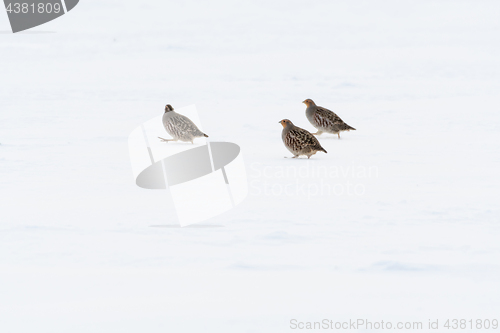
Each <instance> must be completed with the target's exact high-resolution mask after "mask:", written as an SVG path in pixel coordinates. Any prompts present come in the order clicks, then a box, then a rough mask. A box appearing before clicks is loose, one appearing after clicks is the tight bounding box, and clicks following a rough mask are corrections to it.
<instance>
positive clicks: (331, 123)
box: [302, 99, 356, 139]
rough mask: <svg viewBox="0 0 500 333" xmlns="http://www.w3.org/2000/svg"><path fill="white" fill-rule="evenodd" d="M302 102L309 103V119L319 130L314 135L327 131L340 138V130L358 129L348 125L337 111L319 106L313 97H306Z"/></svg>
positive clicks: (307, 113) (307, 112)
mask: <svg viewBox="0 0 500 333" xmlns="http://www.w3.org/2000/svg"><path fill="white" fill-rule="evenodd" d="M302 103H304V104H305V105H307V109H306V117H307V120H309V122H310V123H311V124H312V125H313V126H314V127H316V129H317V130H318V131H317V132H316V133H313V134H314V135H321V133H323V132H326V133H331V134H337V135H338V136H339V139H340V132H342V131H350V130H354V131H355V130H356V129H355V128H354V127H351V126H349V125H347V124H346V123H345V122H344V121H343V120H342V119H340V117H339V116H337V115H336V114H335V112H333V111H330V110H328V109H326V108H323V107H321V106H317V105H316V104H315V103H314V101H313V100H312V99H306V100H305V101H303V102H302Z"/></svg>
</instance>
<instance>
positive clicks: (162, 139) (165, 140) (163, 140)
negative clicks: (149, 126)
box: [158, 137, 177, 142]
mask: <svg viewBox="0 0 500 333" xmlns="http://www.w3.org/2000/svg"><path fill="white" fill-rule="evenodd" d="M158 139H160V140H161V141H162V142H169V141H177V139H164V138H160V137H158Z"/></svg>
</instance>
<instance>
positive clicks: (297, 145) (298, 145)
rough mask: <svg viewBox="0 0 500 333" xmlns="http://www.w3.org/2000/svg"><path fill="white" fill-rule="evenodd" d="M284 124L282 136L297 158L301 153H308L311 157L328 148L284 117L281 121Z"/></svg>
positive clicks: (308, 156)
mask: <svg viewBox="0 0 500 333" xmlns="http://www.w3.org/2000/svg"><path fill="white" fill-rule="evenodd" d="M280 124H281V125H282V126H283V131H282V132H281V138H282V139H283V143H284V144H285V146H286V147H287V148H288V150H289V151H290V152H291V153H292V154H293V157H292V158H297V157H299V156H300V155H306V156H307V158H310V157H311V156H312V155H314V154H316V153H317V152H318V151H323V152H325V153H326V150H325V149H324V148H323V147H321V145H320V144H319V141H318V139H316V137H315V136H314V135H312V134H311V133H309V132H308V131H306V130H305V129H303V128H300V127H297V126H295V125H294V124H293V123H292V122H291V121H290V120H288V119H283V120H282V121H280Z"/></svg>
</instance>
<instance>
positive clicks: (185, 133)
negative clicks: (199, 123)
mask: <svg viewBox="0 0 500 333" xmlns="http://www.w3.org/2000/svg"><path fill="white" fill-rule="evenodd" d="M162 122H163V127H165V130H166V131H167V133H168V134H170V135H171V136H172V139H164V138H160V137H158V138H159V139H160V140H162V141H164V142H168V141H177V140H180V141H184V142H191V143H193V140H194V139H195V138H199V137H207V138H208V135H206V134H205V133H203V132H202V131H200V130H199V129H198V127H196V125H195V124H194V123H193V122H192V121H191V119H189V118H188V117H186V116H183V115H182V114H179V113H177V112H175V111H174V108H173V107H172V105H170V104H167V106H165V113H164V114H163V119H162Z"/></svg>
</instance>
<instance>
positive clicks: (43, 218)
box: [0, 0, 500, 333]
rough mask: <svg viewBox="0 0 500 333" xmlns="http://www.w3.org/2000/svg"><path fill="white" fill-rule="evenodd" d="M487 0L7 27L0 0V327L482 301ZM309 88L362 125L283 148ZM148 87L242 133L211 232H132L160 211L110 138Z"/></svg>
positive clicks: (492, 69) (411, 310) (494, 212)
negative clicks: (243, 175)
mask: <svg viewBox="0 0 500 333" xmlns="http://www.w3.org/2000/svg"><path fill="white" fill-rule="evenodd" d="M499 13H500V2H498V1H421V0H419V1H404V2H403V1H317V2H314V3H312V2H310V1H308V2H306V1H254V2H252V3H250V2H245V3H240V2H236V1H210V2H201V1H179V2H177V3H174V2H172V1H169V2H167V1H148V2H144V1H131V0H121V1H118V0H115V1H111V0H105V1H97V0H82V1H81V2H80V4H79V5H78V6H77V7H76V8H75V9H74V10H72V11H71V12H70V13H68V14H67V15H65V16H63V17H61V18H59V19H57V20H55V21H53V22H50V23H48V24H45V25H43V26H40V27H37V28H35V29H33V30H30V31H28V32H25V33H19V34H15V35H14V34H11V33H9V28H10V27H9V24H8V19H7V15H6V14H4V13H3V12H2V11H0V30H2V33H0V75H1V76H0V143H1V145H0V331H1V332H9V333H11V332H37V333H42V332H72V333H75V332H93V333H94V332H289V331H297V330H292V329H290V324H289V322H290V320H291V319H297V320H298V321H303V322H306V321H319V320H322V319H325V318H327V319H331V320H334V321H341V320H349V319H353V320H355V319H358V318H366V319H369V320H372V321H381V320H384V321H385V322H387V321H393V322H396V321H402V322H406V321H422V322H423V323H424V325H427V323H428V320H429V319H433V320H435V319H439V320H440V321H439V323H440V325H441V326H440V327H441V328H442V325H443V324H444V321H445V320H446V319H447V318H451V319H453V318H457V319H467V320H469V319H474V320H475V319H478V318H482V319H488V318H489V319H494V318H496V319H500V318H498V317H499V312H498V310H499V309H500V300H499V296H500V288H499V284H498V281H499V279H500V242H499V238H500V225H499V222H500V221H499V220H500V211H499V207H498V199H499V194H500V193H499V192H500V191H499V185H500V182H499V176H498V170H499V169H500V149H499V144H498V143H499V142H500V134H499V132H500V114H499V109H500V96H499V94H498V91H499V90H500V64H499V59H500V21H499V20H498V15H499ZM305 98H313V99H314V100H315V101H316V102H317V103H318V104H319V105H322V106H325V107H328V108H330V109H333V110H335V111H337V112H338V114H339V115H340V116H341V117H342V118H343V119H344V120H345V121H346V122H348V123H349V124H350V125H352V126H354V127H356V128H357V131H355V132H350V133H345V134H344V135H343V137H342V139H341V140H338V139H337V138H336V137H334V136H328V135H326V136H324V137H321V138H320V139H321V143H322V144H323V146H324V147H325V148H326V150H328V154H326V155H325V154H321V153H320V154H317V155H316V156H313V158H311V160H309V161H308V160H306V159H300V160H292V159H285V158H283V157H284V156H290V154H289V153H288V151H287V150H286V149H285V148H284V147H283V145H282V142H281V136H280V135H281V126H280V124H278V121H279V120H281V119H282V118H289V119H291V120H292V121H294V122H295V123H296V125H299V126H301V127H304V128H306V129H309V130H313V128H312V127H311V126H310V125H309V124H308V122H307V120H306V118H305V115H304V110H305V106H304V105H303V104H301V101H302V100H304V99H305ZM166 103H170V104H172V105H174V107H181V106H185V105H190V104H196V105H197V107H198V110H199V113H200V118H201V121H202V122H203V125H204V129H205V131H206V132H207V133H208V134H209V135H210V139H212V140H226V141H231V142H235V143H237V144H239V145H240V146H241V148H242V152H243V154H244V158H245V162H246V165H247V171H248V175H249V185H250V194H249V196H248V198H247V199H246V201H245V202H244V203H242V204H241V205H240V206H238V207H237V208H236V209H234V210H232V211H230V212H228V213H226V214H224V215H221V216H219V217H217V218H213V219H211V220H209V221H207V222H206V224H207V225H213V226H216V227H206V228H199V227H198V228H171V227H169V228H167V227H164V228H160V227H151V226H154V225H172V224H175V223H176V216H175V211H174V210H173V207H172V204H171V202H170V201H169V197H168V195H167V193H166V192H165V191H152V190H149V191H148V190H143V189H140V188H138V187H136V186H135V184H134V180H133V178H132V173H131V169H130V163H129V157H128V149H127V137H128V134H129V133H130V131H131V130H132V129H133V128H135V127H136V126H138V125H140V124H141V123H142V122H143V121H145V120H148V119H150V118H152V117H154V116H157V115H158V114H161V113H162V112H163V108H164V105H165V104H166ZM319 170H322V171H321V172H322V173H320V174H318V173H315V172H317V171H319ZM325 170H326V172H328V174H325ZM349 189H350V190H351V191H350V192H349ZM342 190H343V192H342ZM353 191H356V192H353ZM495 316H496V317H495ZM424 327H426V326H424ZM359 331H363V330H362V329H360V330H359ZM393 331H396V330H393ZM407 331H408V332H409V331H411V330H407ZM474 331H480V330H474ZM483 331H484V330H483Z"/></svg>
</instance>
